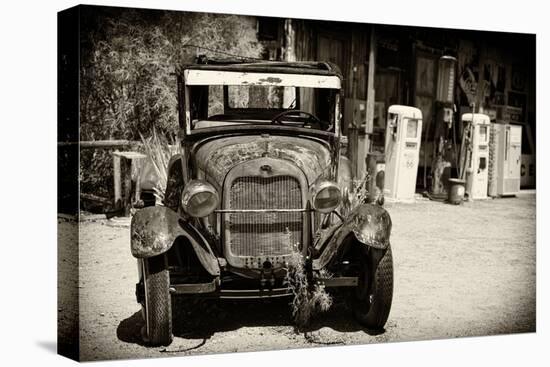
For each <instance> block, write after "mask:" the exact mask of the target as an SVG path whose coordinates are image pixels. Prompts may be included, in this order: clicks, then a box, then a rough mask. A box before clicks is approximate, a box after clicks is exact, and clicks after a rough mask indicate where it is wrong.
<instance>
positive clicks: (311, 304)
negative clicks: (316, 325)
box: [286, 244, 332, 329]
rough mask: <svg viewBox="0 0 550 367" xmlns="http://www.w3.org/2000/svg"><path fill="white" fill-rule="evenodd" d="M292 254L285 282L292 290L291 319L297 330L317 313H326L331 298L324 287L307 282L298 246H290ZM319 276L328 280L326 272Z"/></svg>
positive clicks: (330, 303) (304, 265)
mask: <svg viewBox="0 0 550 367" xmlns="http://www.w3.org/2000/svg"><path fill="white" fill-rule="evenodd" d="M292 249H293V251H292V254H291V256H290V258H289V260H288V262H287V273H286V281H287V284H288V287H289V288H290V289H291V290H292V293H293V295H294V298H293V300H292V303H291V306H292V317H293V318H294V322H295V323H296V326H297V327H298V329H300V328H304V327H305V326H307V325H308V324H309V322H310V320H311V319H312V317H313V316H314V315H315V314H317V313H319V312H326V311H327V310H328V309H329V308H330V307H331V306H332V297H331V296H330V294H328V293H327V291H326V290H325V287H324V285H321V284H318V283H313V282H312V281H310V280H308V271H307V269H306V264H305V261H306V259H305V258H304V256H303V255H302V254H301V252H300V249H299V248H298V245H297V244H296V245H294V246H292ZM320 276H321V277H324V278H330V277H331V275H330V273H329V272H328V271H326V270H324V269H323V270H321V272H320Z"/></svg>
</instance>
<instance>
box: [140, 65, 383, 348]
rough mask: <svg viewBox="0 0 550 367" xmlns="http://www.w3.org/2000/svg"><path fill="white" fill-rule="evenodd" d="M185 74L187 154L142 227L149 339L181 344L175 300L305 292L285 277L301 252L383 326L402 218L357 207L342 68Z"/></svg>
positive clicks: (211, 68)
mask: <svg viewBox="0 0 550 367" xmlns="http://www.w3.org/2000/svg"><path fill="white" fill-rule="evenodd" d="M176 75H177V81H178V84H177V85H178V108H179V120H180V121H179V122H180V127H181V130H180V131H181V133H180V138H181V147H180V149H181V150H180V153H179V154H177V155H175V156H173V157H172V159H171V160H170V163H169V166H168V179H167V187H166V191H165V198H164V205H162V206H150V207H146V208H143V209H141V210H139V211H137V213H136V214H135V215H134V216H133V218H132V224H131V251H132V255H133V256H134V257H135V258H137V261H138V270H139V283H138V284H137V286H136V296H137V301H138V303H140V304H141V305H142V311H143V315H144V319H145V326H144V329H143V330H142V335H143V337H144V339H145V341H146V342H148V343H150V344H152V345H168V344H170V343H171V341H172V338H173V336H172V305H173V303H172V302H171V301H172V297H176V296H180V297H217V298H230V299H250V298H263V297H290V296H292V292H291V290H290V289H289V286H288V282H285V275H286V274H287V270H288V267H289V260H290V256H291V255H292V254H296V253H297V252H298V253H300V254H301V256H303V259H304V261H305V263H306V266H305V267H304V268H305V269H306V271H307V272H308V278H307V279H308V280H309V281H310V282H316V284H319V283H321V284H323V285H324V287H325V289H327V290H329V291H332V290H334V291H335V292H334V293H335V294H342V295H344V296H345V297H348V299H349V301H350V305H351V308H352V310H353V314H354V316H355V318H356V319H357V320H358V322H359V323H361V324H362V325H364V327H365V328H366V329H373V330H381V329H383V327H384V325H385V323H386V320H387V319H388V315H389V312H390V307H391V302H392V293H393V264H392V253H391V249H390V242H389V237H390V231H391V219H390V216H389V214H388V213H387V212H386V210H384V209H383V208H382V207H381V206H380V205H377V204H369V203H365V202H360V203H359V204H357V205H354V206H349V205H348V206H347V207H346V205H344V204H345V202H348V204H349V202H350V199H349V197H346V195H349V192H351V190H352V188H351V186H350V185H351V182H352V181H351V180H350V174H349V172H350V163H349V161H348V160H347V158H345V157H343V156H341V154H340V150H341V149H340V144H341V139H342V131H341V127H340V125H341V122H340V120H341V112H340V104H341V102H342V98H343V96H342V75H341V73H340V72H339V70H338V68H337V67H336V66H334V65H332V64H330V63H324V62H294V63H287V62H236V61H225V62H222V61H212V60H210V61H206V62H205V61H203V62H202V63H198V64H192V65H186V66H184V67H181V68H179V69H178V71H177V73H176ZM322 270H325V271H322ZM323 274H325V276H323ZM326 274H330V276H326Z"/></svg>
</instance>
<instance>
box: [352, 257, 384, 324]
mask: <svg viewBox="0 0 550 367" xmlns="http://www.w3.org/2000/svg"><path fill="white" fill-rule="evenodd" d="M375 251H376V250H375ZM373 261H374V260H373V259H372V256H368V257H367V256H366V255H365V256H364V258H363V259H362V270H361V274H360V275H359V285H358V287H357V292H356V294H355V295H354V296H353V297H354V302H353V303H352V304H353V314H354V316H355V318H356V319H357V321H358V322H359V323H360V324H362V325H363V326H365V327H366V328H367V329H370V330H383V329H384V325H385V324H386V321H387V320H388V316H389V314H390V309H391V304H392V298H393V258H392V252H391V247H388V249H387V250H386V252H385V253H384V255H383V257H382V259H381V260H380V262H379V263H378V266H377V268H376V271H375V272H374V277H373V276H372V275H370V274H372V272H370V271H369V270H370V269H369V268H371V267H373V266H374V264H373ZM369 277H370V278H372V279H371V281H370V282H369Z"/></svg>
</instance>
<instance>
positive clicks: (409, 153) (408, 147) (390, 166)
mask: <svg viewBox="0 0 550 367" xmlns="http://www.w3.org/2000/svg"><path fill="white" fill-rule="evenodd" d="M387 121H388V122H387V125H386V144H385V155H386V171H385V173H384V174H385V182H384V196H385V197H386V198H389V199H395V200H403V201H411V200H414V192H415V188H416V174H417V170H418V160H419V155H420V141H421V140H420V137H421V135H422V112H421V111H420V110H419V109H418V108H415V107H409V106H400V105H393V106H390V108H389V109H388V119H387Z"/></svg>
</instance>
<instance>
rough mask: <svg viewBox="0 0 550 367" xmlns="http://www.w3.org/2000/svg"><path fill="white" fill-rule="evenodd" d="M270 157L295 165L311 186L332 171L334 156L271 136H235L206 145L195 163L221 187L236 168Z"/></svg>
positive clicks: (309, 145)
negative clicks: (248, 162) (226, 176)
mask: <svg viewBox="0 0 550 367" xmlns="http://www.w3.org/2000/svg"><path fill="white" fill-rule="evenodd" d="M261 157H270V158H278V159H283V160H286V161H290V162H292V163H294V164H296V165H297V166H298V167H299V168H300V169H301V170H302V171H303V172H304V174H305V175H306V177H307V180H308V182H309V183H312V182H313V181H315V179H317V178H318V177H319V176H320V175H322V174H325V173H326V171H328V170H330V163H331V153H330V151H329V149H328V148H327V147H326V146H324V145H323V144H321V143H318V142H316V141H313V140H310V139H305V138H298V137H291V136H271V135H250V136H233V137H226V138H220V139H216V140H213V141H210V142H207V143H205V144H204V145H203V146H201V147H200V148H199V149H198V150H197V153H196V163H197V165H198V167H199V168H200V169H202V170H203V171H205V172H206V173H207V175H208V176H209V177H211V178H213V179H214V180H217V181H218V183H219V184H220V185H221V183H222V182H223V179H224V177H225V175H226V174H227V173H228V172H229V170H231V168H233V167H235V166H236V165H238V164H240V163H243V162H246V161H249V160H251V159H256V158H261Z"/></svg>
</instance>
